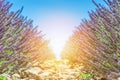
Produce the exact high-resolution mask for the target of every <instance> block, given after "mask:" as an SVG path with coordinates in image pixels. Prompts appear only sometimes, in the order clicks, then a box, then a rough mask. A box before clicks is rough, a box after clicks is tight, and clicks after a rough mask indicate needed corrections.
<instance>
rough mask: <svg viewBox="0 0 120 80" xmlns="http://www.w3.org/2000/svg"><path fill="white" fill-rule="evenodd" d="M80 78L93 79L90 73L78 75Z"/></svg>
mask: <svg viewBox="0 0 120 80" xmlns="http://www.w3.org/2000/svg"><path fill="white" fill-rule="evenodd" d="M80 77H82V79H83V80H89V79H90V78H92V77H93V74H92V73H82V74H80Z"/></svg>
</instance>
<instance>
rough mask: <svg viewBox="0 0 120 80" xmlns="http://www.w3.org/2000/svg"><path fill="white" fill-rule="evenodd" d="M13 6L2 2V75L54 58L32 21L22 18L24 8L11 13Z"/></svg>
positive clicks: (0, 67)
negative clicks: (28, 64) (29, 64)
mask: <svg viewBox="0 0 120 80" xmlns="http://www.w3.org/2000/svg"><path fill="white" fill-rule="evenodd" d="M11 6H12V4H11V3H9V2H7V1H5V0H0V74H3V73H5V72H7V73H11V72H12V73H13V72H17V71H18V70H19V69H20V68H22V67H24V68H25V67H26V65H27V63H35V62H42V61H44V60H46V59H49V58H53V57H54V55H53V53H52V51H51V49H50V48H49V47H48V41H47V40H44V39H43V35H42V34H41V32H38V31H37V27H34V26H33V25H32V22H33V21H32V20H28V19H27V18H26V17H24V16H21V15H20V13H21V11H22V9H23V8H21V9H20V10H18V11H17V12H13V11H12V12H10V8H11Z"/></svg>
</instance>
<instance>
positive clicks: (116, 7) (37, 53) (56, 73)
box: [0, 0, 120, 80]
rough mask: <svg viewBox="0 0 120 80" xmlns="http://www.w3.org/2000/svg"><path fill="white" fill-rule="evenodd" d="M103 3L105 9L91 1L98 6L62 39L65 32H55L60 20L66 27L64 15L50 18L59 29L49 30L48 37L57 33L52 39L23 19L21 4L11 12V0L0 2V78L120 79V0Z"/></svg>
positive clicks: (58, 79)
mask: <svg viewBox="0 0 120 80" xmlns="http://www.w3.org/2000/svg"><path fill="white" fill-rule="evenodd" d="M103 1H104V3H105V5H106V6H104V5H102V4H99V3H97V2H96V1H95V0H92V3H93V4H94V5H95V6H96V8H95V10H91V11H88V13H87V14H89V17H90V18H89V19H82V22H81V23H80V25H79V24H78V25H79V26H77V27H74V28H75V29H74V31H73V33H72V34H71V35H70V36H69V38H68V39H67V40H66V41H64V39H66V33H65V34H64V31H63V32H61V31H60V33H59V31H57V28H58V27H59V23H58V22H59V21H62V20H63V22H61V23H60V24H61V25H60V26H63V24H64V25H65V23H66V24H67V23H69V24H70V22H69V19H65V16H64V17H63V19H62V18H61V19H59V20H58V21H57V19H56V21H55V19H51V18H50V20H51V21H52V20H53V23H55V26H56V25H58V27H57V26H56V27H47V31H48V34H49V31H50V30H51V29H52V30H53V31H51V32H50V34H49V35H52V32H55V33H53V34H54V37H52V38H53V39H51V40H50V39H46V38H45V36H46V35H47V34H44V33H43V32H42V30H38V29H39V28H42V27H39V26H34V22H33V21H34V20H32V19H29V16H28V17H26V16H24V15H22V11H23V10H24V8H23V7H22V6H21V7H22V8H21V9H19V10H17V11H14V10H13V11H12V10H11V8H12V6H13V5H14V4H12V2H11V1H9V0H0V80H120V0H103ZM28 3H29V2H28ZM48 4H49V3H48ZM86 4H87V3H86ZM24 7H25V6H24ZM88 7H89V6H88ZM35 16H37V15H35ZM37 17H38V16H37ZM53 18H54V17H53ZM59 18H60V17H59ZM64 19H65V20H68V22H67V21H66V22H65V20H64ZM53 23H51V24H50V22H49V24H48V25H49V26H54V25H53ZM46 25H47V24H46ZM54 28H55V29H54ZM62 28H63V29H64V30H67V29H69V28H66V27H64V26H63V27H62ZM62 28H61V27H60V28H58V30H63V29H62ZM67 33H68V34H69V32H67ZM58 34H61V35H62V36H60V35H58ZM47 36H48V35H47ZM59 41H63V42H59ZM50 44H52V45H53V46H50ZM62 44H64V46H62ZM61 46H62V48H61V49H60V48H59V47H61ZM58 53H59V55H58ZM58 57H59V58H58Z"/></svg>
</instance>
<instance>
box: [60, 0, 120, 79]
mask: <svg viewBox="0 0 120 80" xmlns="http://www.w3.org/2000/svg"><path fill="white" fill-rule="evenodd" d="M104 1H105V3H106V4H107V5H108V7H107V8H106V7H104V6H102V5H101V4H96V3H95V2H94V1H93V3H94V4H95V5H96V6H97V9H96V11H91V12H89V15H90V18H91V20H83V23H82V24H81V25H80V26H79V27H78V28H77V29H76V31H75V32H74V34H73V35H72V36H71V37H70V39H69V41H68V42H67V43H66V46H65V49H64V50H63V53H62V55H61V56H62V57H63V58H67V59H69V60H70V61H72V62H78V63H82V64H83V65H84V66H85V68H84V70H85V71H87V72H91V71H94V74H95V75H96V76H97V75H99V76H103V77H105V78H108V79H110V80H111V79H114V78H115V79H117V77H118V76H120V75H119V74H120V64H119V61H120V0H104ZM72 56H74V58H73V57H72ZM113 73H114V74H113ZM110 75H112V76H110Z"/></svg>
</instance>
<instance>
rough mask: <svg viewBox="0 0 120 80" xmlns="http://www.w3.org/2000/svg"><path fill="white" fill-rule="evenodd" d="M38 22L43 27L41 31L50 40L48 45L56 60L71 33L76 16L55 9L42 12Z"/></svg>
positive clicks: (58, 58)
mask: <svg viewBox="0 0 120 80" xmlns="http://www.w3.org/2000/svg"><path fill="white" fill-rule="evenodd" d="M42 19H43V20H42V21H41V22H40V23H41V24H40V25H42V26H43V27H42V31H44V33H45V34H46V37H47V39H49V40H50V47H51V48H52V49H53V52H54V53H55V55H56V58H57V60H60V53H61V51H62V49H63V47H64V44H65V42H66V41H67V40H68V38H69V36H70V35H71V34H72V30H74V27H73V26H75V24H76V22H77V21H76V18H75V17H73V14H69V12H62V11H61V12H60V11H56V12H53V13H50V12H49V13H48V14H44V15H43V17H42Z"/></svg>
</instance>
